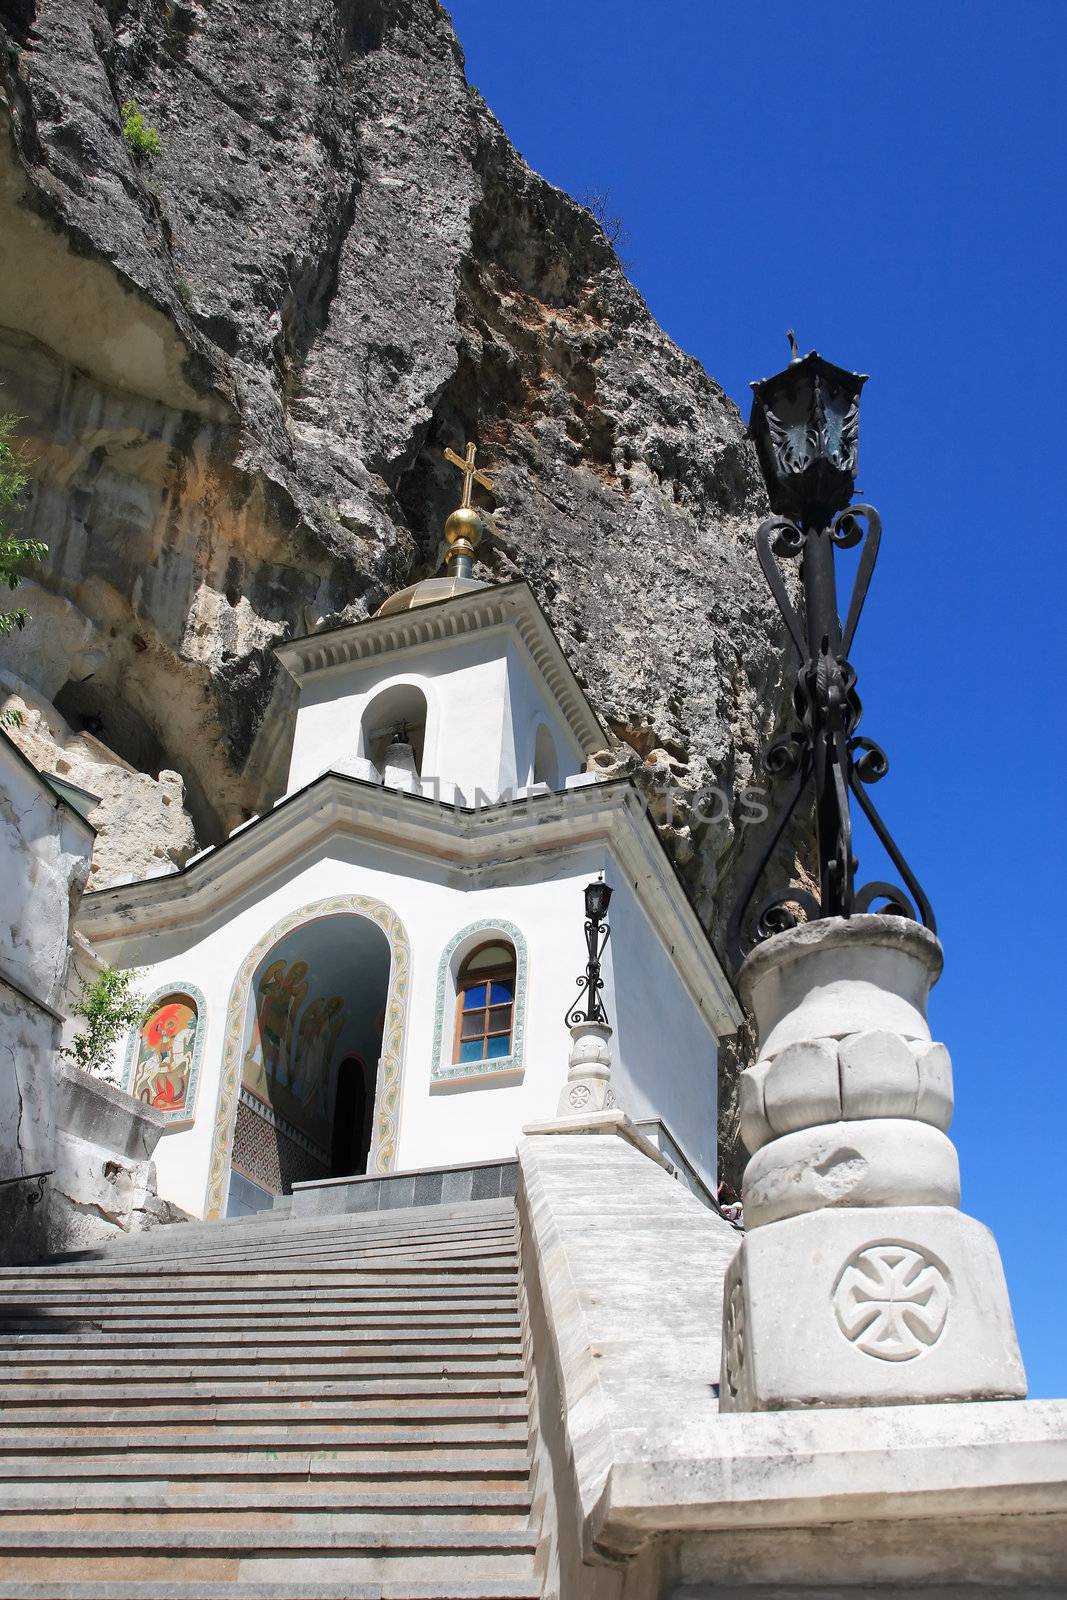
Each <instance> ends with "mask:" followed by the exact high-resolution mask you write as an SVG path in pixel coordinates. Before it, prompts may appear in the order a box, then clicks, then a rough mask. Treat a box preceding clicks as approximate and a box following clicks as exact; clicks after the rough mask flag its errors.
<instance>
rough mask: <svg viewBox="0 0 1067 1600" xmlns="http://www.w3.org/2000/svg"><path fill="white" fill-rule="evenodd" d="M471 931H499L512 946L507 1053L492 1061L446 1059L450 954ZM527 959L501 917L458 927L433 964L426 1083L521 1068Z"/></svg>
mask: <svg viewBox="0 0 1067 1600" xmlns="http://www.w3.org/2000/svg"><path fill="white" fill-rule="evenodd" d="M474 933H499V934H501V935H502V936H503V938H505V939H509V940H510V941H511V943H512V945H513V946H514V948H515V1014H514V1021H513V1023H512V1028H511V1054H510V1055H509V1056H498V1057H497V1058H496V1060H495V1061H448V1060H446V1056H447V1055H448V1053H449V1051H448V1043H447V1041H448V1040H450V1039H451V1037H452V1030H451V1028H446V1027H445V1020H446V1019H445V1009H446V1006H447V1003H448V992H447V991H448V976H449V970H450V968H451V965H452V957H453V956H454V955H455V953H456V951H457V950H458V949H459V947H460V945H461V944H463V943H464V941H465V940H467V939H469V938H470V936H471V934H474ZM528 966H529V958H528V956H527V953H526V940H525V939H524V938H523V936H522V934H521V933H520V932H519V930H518V928H516V926H515V924H514V923H513V922H505V921H504V919H503V917H485V918H483V920H482V921H481V922H472V923H470V924H469V925H468V926H467V927H466V928H461V929H460V930H459V932H458V933H456V934H453V936H452V938H451V939H450V940H449V941H448V943H447V944H446V945H445V948H444V950H443V951H442V952H441V959H440V961H439V962H438V965H437V1000H436V1009H435V1012H434V1025H433V1060H432V1066H431V1068H430V1082H431V1084H434V1083H455V1082H456V1081H457V1080H463V1081H466V1080H467V1079H468V1078H492V1077H496V1076H497V1075H498V1074H500V1073H504V1072H521V1071H522V1070H523V1063H522V1055H523V1040H524V1037H525V1033H526V980H527V969H528Z"/></svg>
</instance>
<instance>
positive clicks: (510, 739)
mask: <svg viewBox="0 0 1067 1600" xmlns="http://www.w3.org/2000/svg"><path fill="white" fill-rule="evenodd" d="M542 725H544V726H545V727H547V729H548V731H549V733H550V734H551V735H552V742H553V744H554V745H555V747H556V761H557V763H558V766H559V782H560V787H561V788H562V786H563V781H564V779H565V778H569V777H572V776H573V775H574V774H575V773H577V772H581V771H582V770H583V768H584V767H585V758H584V756H583V754H582V750H581V747H580V746H579V744H578V742H577V740H576V739H575V738H574V736H573V734H572V733H571V731H570V729H569V728H568V727H567V725H566V724H565V723H564V722H563V721H562V719H561V718H560V716H559V714H558V712H557V711H556V708H555V706H554V705H553V703H552V701H551V699H550V698H549V696H548V695H547V694H546V693H545V690H544V687H543V685H542V683H541V682H540V678H539V676H538V675H537V674H536V673H535V672H533V671H532V670H531V667H530V658H529V656H528V655H527V654H526V652H525V651H524V650H521V649H520V648H519V647H518V646H517V645H515V644H509V646H508V654H507V716H506V723H505V729H504V748H503V752H502V759H501V786H502V787H503V788H507V787H508V786H510V785H512V784H514V785H517V786H519V787H521V786H522V785H524V784H527V783H530V782H532V781H533V763H534V744H535V742H536V739H537V730H538V728H539V727H541V726H542Z"/></svg>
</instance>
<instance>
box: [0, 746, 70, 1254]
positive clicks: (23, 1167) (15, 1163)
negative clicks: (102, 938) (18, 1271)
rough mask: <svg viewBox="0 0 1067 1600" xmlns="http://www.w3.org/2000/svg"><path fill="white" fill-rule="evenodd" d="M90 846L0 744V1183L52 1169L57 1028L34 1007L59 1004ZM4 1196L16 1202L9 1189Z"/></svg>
mask: <svg viewBox="0 0 1067 1600" xmlns="http://www.w3.org/2000/svg"><path fill="white" fill-rule="evenodd" d="M92 847H93V833H92V829H91V828H90V827H89V826H88V824H87V823H85V822H83V821H82V819H81V818H80V817H79V816H78V815H77V814H76V813H75V812H73V811H72V810H71V809H70V807H69V806H65V805H63V804H62V803H61V802H59V801H58V800H57V798H56V796H55V795H54V794H53V793H52V791H51V790H50V789H49V788H48V786H47V784H45V783H44V781H43V780H42V779H41V778H40V777H39V776H38V775H37V774H36V772H34V771H33V770H32V769H31V768H30V767H29V766H28V765H27V763H26V762H25V761H24V759H23V758H22V757H21V756H19V755H18V754H17V753H16V752H15V750H14V749H13V747H12V746H11V744H10V743H9V742H8V741H7V739H6V738H3V737H0V1177H16V1176H18V1175H20V1174H21V1173H23V1172H38V1171H42V1170H45V1169H48V1168H51V1167H52V1165H53V1159H52V1154H53V1152H52V1136H53V1130H52V1098H53V1096H52V1087H53V1085H52V1072H53V1057H54V1053H55V1050H56V1048H57V1047H58V1045H59V1033H60V1025H59V1023H58V1022H57V1021H56V1020H55V1019H54V1018H53V1017H52V1016H50V1015H49V1014H48V1012H46V1011H44V1010H42V1009H41V1008H40V1006H38V1005H35V1004H34V1001H40V1002H42V1003H43V1005H45V1006H49V1007H51V1008H52V1010H53V1011H58V1010H60V1009H61V1007H62V1005H63V998H64V986H65V983H66V976H67V965H68V961H69V958H70V942H69V939H70V915H71V911H72V910H73V908H74V907H75V906H76V905H77V902H78V900H79V898H80V896H81V891H82V888H83V886H84V884H85V880H86V878H87V876H88V873H89V859H90V856H91V854H92ZM7 1198H8V1199H9V1200H11V1201H14V1200H15V1199H17V1200H18V1202H19V1205H20V1206H21V1204H22V1192H21V1191H19V1190H16V1189H12V1190H11V1193H10V1194H9V1195H8V1196H7ZM21 1216H22V1212H20V1217H21ZM5 1227H6V1224H5Z"/></svg>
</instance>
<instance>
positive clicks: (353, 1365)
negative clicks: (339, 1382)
mask: <svg viewBox="0 0 1067 1600" xmlns="http://www.w3.org/2000/svg"><path fill="white" fill-rule="evenodd" d="M168 1354H170V1355H171V1357H176V1352H174V1350H173V1347H171V1349H170V1352H168ZM390 1354H392V1357H394V1358H392V1360H374V1358H368V1357H366V1354H365V1352H363V1350H360V1347H358V1346H354V1347H352V1350H350V1354H349V1352H347V1350H346V1347H344V1346H342V1347H336V1346H326V1349H325V1354H315V1352H314V1350H312V1352H307V1350H298V1349H293V1347H285V1346H274V1347H267V1349H264V1350H261V1349H256V1347H253V1349H250V1350H248V1352H245V1354H243V1357H242V1360H240V1362H237V1360H235V1354H234V1349H232V1347H230V1349H229V1350H213V1349H210V1347H205V1350H203V1352H200V1350H194V1352H192V1354H189V1355H186V1357H184V1362H182V1360H181V1358H178V1357H176V1358H174V1360H168V1362H158V1363H154V1362H152V1360H149V1358H146V1355H144V1349H136V1350H131V1352H130V1355H128V1357H125V1354H123V1350H122V1349H110V1350H106V1349H102V1350H101V1352H99V1355H98V1357H88V1358H86V1354H85V1350H83V1349H78V1350H66V1352H64V1350H54V1352H53V1354H51V1357H48V1358H38V1360H35V1362H29V1360H27V1362H19V1363H13V1362H11V1363H6V1362H0V1392H3V1389H5V1387H6V1386H22V1384H74V1382H80V1384H98V1382H99V1384H106V1382H123V1384H138V1382H144V1381H155V1382H168V1384H173V1382H181V1381H192V1382H205V1381H211V1382H214V1381H218V1382H232V1381H253V1379H254V1381H259V1379H275V1378H280V1379H293V1381H301V1379H330V1378H358V1379H360V1382H362V1384H371V1382H374V1381H376V1379H382V1381H389V1379H397V1378H402V1379H419V1378H456V1379H462V1378H485V1379H486V1381H488V1379H493V1378H496V1379H501V1381H506V1379H517V1381H520V1382H522V1384H523V1387H525V1381H526V1379H525V1371H523V1365H522V1358H520V1357H518V1355H510V1357H486V1355H478V1354H477V1352H475V1354H474V1355H472V1354H469V1352H467V1350H466V1349H462V1346H459V1344H456V1346H451V1347H448V1349H446V1352H445V1354H442V1355H437V1357H414V1355H413V1357H408V1358H403V1355H402V1357H400V1358H398V1352H397V1349H395V1347H390ZM280 1355H282V1357H285V1358H283V1360H278V1357H280Z"/></svg>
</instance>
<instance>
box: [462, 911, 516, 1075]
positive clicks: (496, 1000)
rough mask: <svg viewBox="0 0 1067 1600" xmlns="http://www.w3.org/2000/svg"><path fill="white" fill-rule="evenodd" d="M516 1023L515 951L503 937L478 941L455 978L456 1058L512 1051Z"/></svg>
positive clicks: (484, 1058) (501, 1055)
mask: <svg viewBox="0 0 1067 1600" xmlns="http://www.w3.org/2000/svg"><path fill="white" fill-rule="evenodd" d="M514 1024H515V951H514V949H513V948H512V946H511V945H510V944H506V943H504V942H503V941H501V940H493V941H491V942H490V943H487V944H482V945H479V946H478V948H477V949H476V950H472V951H471V953H470V955H469V956H468V957H467V959H466V960H465V961H464V963H463V965H462V966H461V967H460V969H459V974H458V976H457V979H456V1033H455V1048H454V1050H453V1053H452V1059H453V1061H454V1062H468V1061H498V1060H502V1059H503V1058H504V1057H505V1056H510V1055H511V1036H512V1030H513V1028H514Z"/></svg>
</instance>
